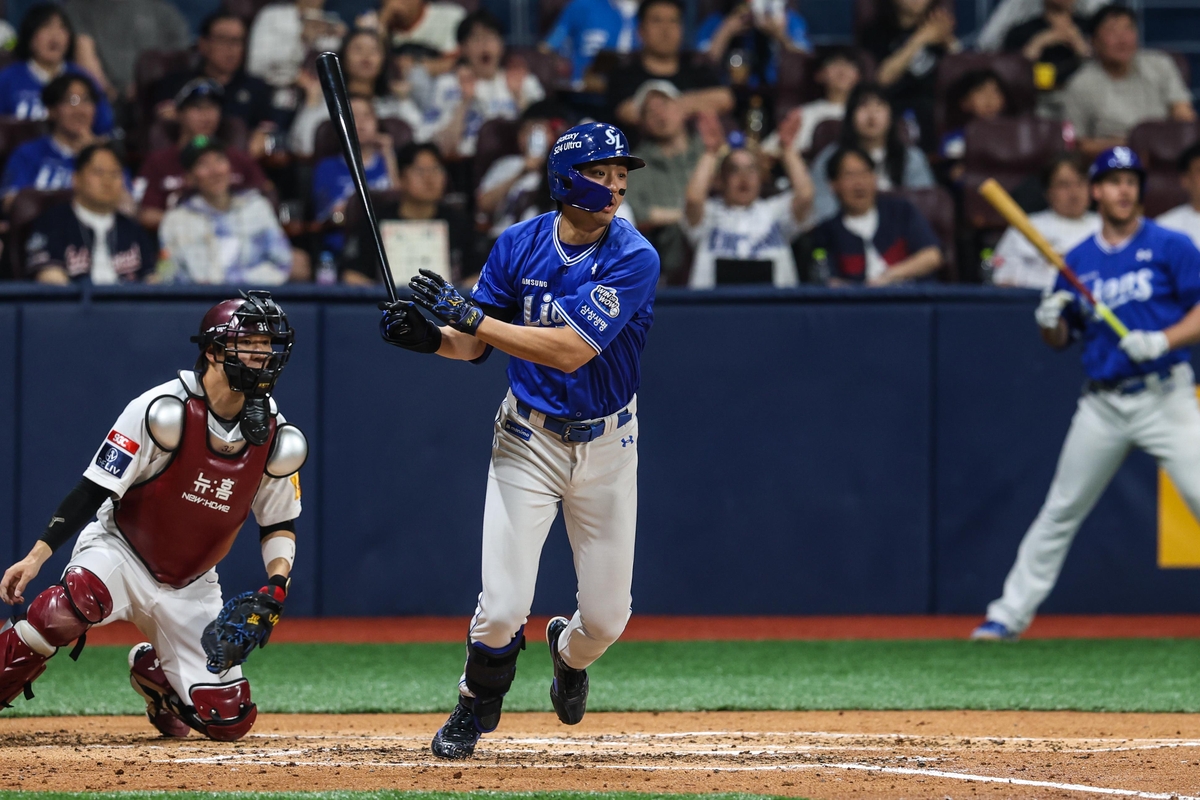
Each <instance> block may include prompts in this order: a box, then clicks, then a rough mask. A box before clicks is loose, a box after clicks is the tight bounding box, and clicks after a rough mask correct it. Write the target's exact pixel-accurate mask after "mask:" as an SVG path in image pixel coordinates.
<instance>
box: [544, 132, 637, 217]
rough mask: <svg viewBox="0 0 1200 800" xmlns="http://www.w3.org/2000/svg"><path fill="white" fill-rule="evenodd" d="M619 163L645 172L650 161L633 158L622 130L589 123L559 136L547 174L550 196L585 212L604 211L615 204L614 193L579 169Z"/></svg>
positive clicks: (551, 155) (547, 165)
mask: <svg viewBox="0 0 1200 800" xmlns="http://www.w3.org/2000/svg"><path fill="white" fill-rule="evenodd" d="M614 160H619V161H621V162H623V163H624V165H625V168H626V169H630V170H634V169H641V168H642V167H644V166H646V162H645V161H643V160H642V159H640V158H637V157H635V156H632V155H630V153H629V139H628V138H626V136H625V134H624V133H622V132H621V129H620V128H618V127H616V126H614V125H609V124H608V123H606V122H585V123H584V124H582V125H576V126H575V127H574V128H571V129H570V130H569V131H567V132H566V133H564V134H563V135H562V136H560V137H558V141H556V142H555V143H554V146H553V147H551V148H550V157H549V159H547V161H546V172H547V173H549V178H550V197H552V198H553V199H555V200H557V201H558V202H560V203H565V204H566V205H569V206H571V207H573V208H578V209H580V210H582V211H593V212H594V211H603V210H604V207H605V206H607V205H608V204H609V203H611V202H612V199H613V197H612V192H611V191H610V190H609V189H608V187H606V186H601V185H600V184H598V183H596V182H595V181H593V180H588V179H587V178H585V177H584V176H583V174H582V173H580V171H579V168H580V167H583V166H586V165H587V164H594V163H596V162H597V161H614Z"/></svg>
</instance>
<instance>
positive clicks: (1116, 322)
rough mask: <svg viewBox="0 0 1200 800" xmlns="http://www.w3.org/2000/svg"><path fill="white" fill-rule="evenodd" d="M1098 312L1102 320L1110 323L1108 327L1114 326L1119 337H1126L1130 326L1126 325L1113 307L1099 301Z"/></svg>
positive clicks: (1097, 304)
mask: <svg viewBox="0 0 1200 800" xmlns="http://www.w3.org/2000/svg"><path fill="white" fill-rule="evenodd" d="M1096 313H1097V314H1099V315H1100V318H1101V319H1102V320H1104V321H1105V322H1107V323H1108V327H1110V328H1112V329H1113V331H1114V332H1116V334H1117V336H1118V337H1120V338H1121V339H1124V338H1125V337H1126V336H1128V335H1129V328H1127V327H1125V323H1124V322H1121V320H1120V319H1119V318H1118V317H1117V315H1116V314H1114V313H1113V310H1112V309H1111V308H1109V307H1108V306H1106V305H1104V304H1103V303H1101V302H1098V301H1097V303H1096Z"/></svg>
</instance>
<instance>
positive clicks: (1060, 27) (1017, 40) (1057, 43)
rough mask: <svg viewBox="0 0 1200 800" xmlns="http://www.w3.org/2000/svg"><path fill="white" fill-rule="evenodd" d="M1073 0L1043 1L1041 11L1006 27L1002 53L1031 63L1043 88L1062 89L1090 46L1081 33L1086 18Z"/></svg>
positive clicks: (1037, 82)
mask: <svg viewBox="0 0 1200 800" xmlns="http://www.w3.org/2000/svg"><path fill="white" fill-rule="evenodd" d="M1076 5H1077V3H1076V0H1044V2H1043V6H1042V13H1041V14H1039V15H1038V16H1036V17H1034V18H1033V19H1030V20H1027V21H1026V22H1022V23H1020V24H1019V25H1015V26H1013V27H1012V28H1010V29H1009V31H1008V33H1007V34H1006V35H1005V37H1004V47H1003V49H1004V52H1006V53H1020V54H1021V55H1023V56H1025V58H1027V59H1029V60H1030V61H1032V62H1034V68H1033V77H1034V82H1035V83H1036V84H1037V88H1038V89H1041V90H1042V91H1050V90H1053V89H1061V88H1062V87H1063V86H1066V84H1067V81H1068V80H1069V79H1070V78H1071V76H1072V75H1074V74H1075V71H1076V70H1077V69H1079V67H1080V65H1081V64H1083V62H1084V60H1086V59H1088V58H1091V57H1092V45H1091V43H1090V42H1089V41H1088V37H1087V35H1086V34H1085V33H1084V31H1086V30H1087V29H1088V19H1087V17H1085V16H1083V15H1082V14H1080V13H1079V12H1078V10H1077V8H1076Z"/></svg>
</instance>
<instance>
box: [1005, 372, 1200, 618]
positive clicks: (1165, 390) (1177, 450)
mask: <svg viewBox="0 0 1200 800" xmlns="http://www.w3.org/2000/svg"><path fill="white" fill-rule="evenodd" d="M1147 383H1148V388H1146V389H1145V390H1143V391H1141V392H1139V393H1137V394H1132V395H1121V394H1118V393H1117V392H1092V393H1086V394H1084V395H1083V396H1082V397H1080V398H1079V407H1078V409H1077V410H1076V411H1075V416H1074V418H1073V419H1072V420H1071V427H1070V430H1068V431H1067V439H1066V441H1065V442H1064V443H1063V449H1062V454H1061V455H1060V456H1059V459H1058V468H1057V470H1056V471H1055V473H1054V480H1053V482H1052V483H1051V484H1050V492H1049V494H1047V496H1046V502H1045V503H1044V504H1043V505H1042V510H1041V511H1040V512H1039V513H1038V515H1037V518H1036V519H1035V520H1034V521H1033V524H1032V525H1031V526H1030V527H1029V530H1028V531H1027V532H1026V533H1025V538H1024V539H1022V540H1021V545H1020V547H1019V548H1017V561H1016V563H1015V564H1013V566H1012V570H1010V571H1009V573H1008V578H1006V579H1005V581H1004V595H1003V596H1002V597H1001V598H1000V599H999V600H996V601H994V602H992V603H990V604H989V605H988V609H987V618H988V619H989V620H994V621H996V622H1001V623H1003V624H1004V625H1005V626H1006V627H1007V628H1008V629H1009V630H1011V631H1014V632H1017V633H1019V632H1021V631H1024V630H1025V629H1026V628H1028V627H1029V623H1030V622H1032V621H1033V615H1034V613H1035V612H1036V611H1037V608H1038V606H1039V605H1041V604H1042V601H1043V600H1045V599H1046V595H1048V594H1050V590H1051V589H1053V588H1054V583H1055V581H1056V580H1058V574H1059V572H1060V571H1061V570H1062V565H1063V561H1064V560H1065V559H1066V557H1067V550H1068V549H1069V548H1070V547H1071V541H1072V540H1073V539H1074V538H1075V533H1076V532H1077V531H1078V530H1079V526H1080V525H1081V524H1082V523H1083V520H1084V519H1085V518H1086V517H1087V515H1088V513H1090V512H1091V510H1092V508H1093V507H1094V506H1095V505H1096V501H1097V500H1099V499H1100V495H1101V494H1102V493H1103V492H1104V488H1105V487H1106V486H1108V483H1109V481H1111V480H1112V477H1113V475H1114V474H1115V473H1116V471H1117V468H1118V467H1120V466H1121V462H1122V461H1124V460H1125V456H1126V455H1127V454H1128V453H1129V449H1130V448H1131V447H1139V448H1141V449H1142V450H1145V451H1146V452H1147V453H1149V454H1150V455H1152V456H1154V457H1155V458H1156V459H1158V463H1159V464H1160V465H1161V466H1162V467H1163V468H1164V469H1165V470H1166V471H1167V474H1168V475H1170V476H1171V480H1172V481H1174V483H1175V486H1176V487H1178V489H1179V493H1180V495H1181V496H1182V497H1183V499H1184V500H1185V501H1186V502H1187V504H1188V507H1189V508H1190V509H1191V510H1192V513H1193V514H1195V515H1196V516H1197V517H1198V518H1200V406H1198V405H1197V402H1196V388H1195V385H1194V375H1193V374H1192V368H1191V366H1189V365H1188V364H1186V363H1185V364H1180V365H1178V366H1176V367H1175V369H1174V370H1173V371H1172V374H1171V377H1170V378H1169V379H1167V380H1159V379H1158V378H1157V376H1150V377H1149V378H1148V379H1147Z"/></svg>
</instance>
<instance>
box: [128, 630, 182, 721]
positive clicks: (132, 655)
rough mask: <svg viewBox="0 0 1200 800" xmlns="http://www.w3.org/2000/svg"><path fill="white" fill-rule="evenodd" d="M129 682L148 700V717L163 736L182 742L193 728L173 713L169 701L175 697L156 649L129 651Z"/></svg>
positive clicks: (144, 644) (141, 646) (146, 645)
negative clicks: (171, 697) (168, 699)
mask: <svg viewBox="0 0 1200 800" xmlns="http://www.w3.org/2000/svg"><path fill="white" fill-rule="evenodd" d="M129 682H130V684H132V685H133V690H134V691H135V692H137V693H138V694H140V695H141V696H142V697H143V698H145V700H146V717H147V718H148V719H149V720H150V724H151V725H153V726H154V727H155V728H157V729H158V732H159V733H161V734H162V735H163V736H169V737H171V738H172V739H182V738H183V737H185V736H187V735H188V734H189V733H191V732H192V729H191V727H190V726H189V725H188V724H187V723H186V722H184V721H183V720H182V719H180V718H179V717H178V716H176V715H175V712H173V711H171V709H170V707H169V705H168V703H167V698H168V697H170V696H172V695H173V694H174V690H173V689H172V688H171V684H170V682H169V681H167V674H166V673H165V672H163V669H162V664H160V663H159V661H158V653H156V652H154V645H152V644H150V643H149V642H142V643H141V644H139V645H137V646H136V647H134V648H133V649H132V650H130V651H129Z"/></svg>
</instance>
